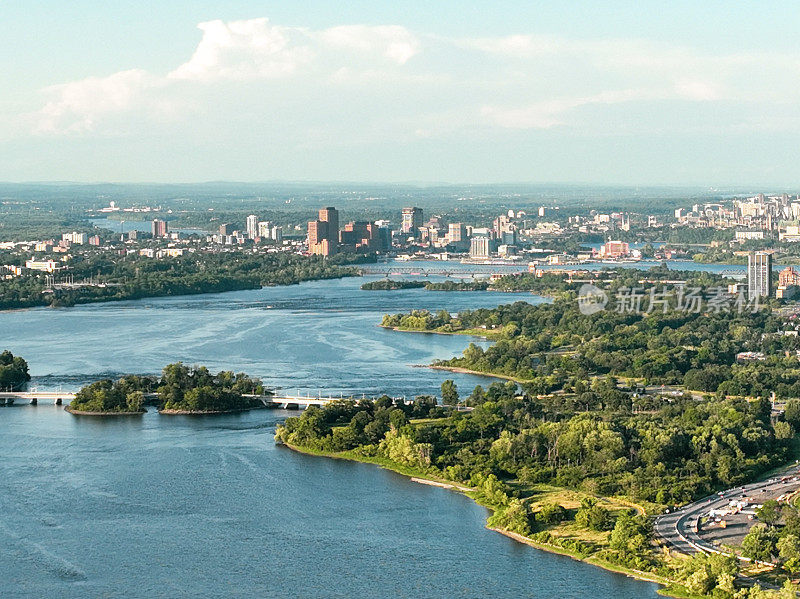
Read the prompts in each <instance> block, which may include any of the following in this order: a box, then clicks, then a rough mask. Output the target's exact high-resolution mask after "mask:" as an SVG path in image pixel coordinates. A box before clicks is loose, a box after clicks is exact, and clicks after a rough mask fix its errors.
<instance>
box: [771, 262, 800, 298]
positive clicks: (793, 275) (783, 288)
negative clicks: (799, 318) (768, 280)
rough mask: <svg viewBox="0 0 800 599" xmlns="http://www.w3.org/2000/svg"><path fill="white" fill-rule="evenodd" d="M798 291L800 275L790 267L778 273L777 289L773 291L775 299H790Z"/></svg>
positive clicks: (799, 288)
mask: <svg viewBox="0 0 800 599" xmlns="http://www.w3.org/2000/svg"><path fill="white" fill-rule="evenodd" d="M799 290H800V273H798V272H797V271H796V270H795V269H794V268H792V267H791V266H787V267H786V268H784V269H783V270H782V271H781V272H779V273H778V289H776V290H775V297H777V298H778V299H790V298H792V297H794V296H795V295H797V293H798V291H799Z"/></svg>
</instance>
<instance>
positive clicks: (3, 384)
mask: <svg viewBox="0 0 800 599" xmlns="http://www.w3.org/2000/svg"><path fill="white" fill-rule="evenodd" d="M30 380H31V375H30V374H28V363H27V362H26V361H25V360H24V359H22V358H21V357H20V356H15V355H14V354H12V353H11V352H10V351H8V350H5V351H3V353H1V354H0V391H19V390H20V389H22V388H23V387H24V386H25V384H26V383H27V382H28V381H30Z"/></svg>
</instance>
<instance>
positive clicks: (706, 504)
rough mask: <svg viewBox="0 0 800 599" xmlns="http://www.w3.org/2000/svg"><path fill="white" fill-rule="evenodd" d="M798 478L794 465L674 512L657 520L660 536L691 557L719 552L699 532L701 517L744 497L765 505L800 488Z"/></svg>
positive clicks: (668, 544) (657, 530)
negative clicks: (698, 525) (697, 525)
mask: <svg viewBox="0 0 800 599" xmlns="http://www.w3.org/2000/svg"><path fill="white" fill-rule="evenodd" d="M783 477H788V479H787V480H786V481H783V482H782V481H781V478H783ZM798 478H800V474H799V469H798V466H797V465H794V466H791V467H789V468H786V469H784V470H782V471H780V472H779V473H776V474H775V475H773V476H772V477H771V478H769V479H766V480H763V481H758V482H754V483H750V484H748V485H744V486H740V487H735V488H733V489H728V490H727V491H723V492H721V493H717V494H715V495H710V496H708V497H704V498H703V499H700V500H698V501H695V502H694V503H690V504H689V505H687V506H684V507H683V508H681V509H679V510H677V511H675V512H674V513H670V514H663V515H661V516H659V517H657V518H656V519H655V522H654V529H655V533H656V536H657V537H658V538H659V539H661V540H662V541H663V542H664V543H665V544H666V545H667V546H668V547H670V548H671V549H674V550H677V551H680V552H681V553H686V554H688V555H692V554H694V553H697V552H698V551H704V552H719V551H720V549H719V548H718V547H716V546H715V545H713V544H712V543H710V542H708V541H707V540H705V539H703V538H702V536H701V534H698V533H697V532H695V531H696V528H695V525H696V523H697V521H698V519H699V518H701V517H703V516H706V515H708V512H709V511H710V510H712V509H717V510H722V509H725V508H727V507H728V505H729V504H730V502H731V501H733V500H740V499H743V498H744V497H747V498H749V501H750V503H751V504H752V503H757V504H761V503H763V502H764V501H766V500H767V499H777V498H778V497H779V496H781V495H784V494H788V493H792V492H794V491H796V490H797V489H798V488H800V480H798ZM793 479H794V480H793Z"/></svg>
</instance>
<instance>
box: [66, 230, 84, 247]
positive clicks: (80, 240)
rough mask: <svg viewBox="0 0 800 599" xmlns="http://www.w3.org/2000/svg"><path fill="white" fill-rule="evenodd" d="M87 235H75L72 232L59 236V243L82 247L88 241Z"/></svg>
mask: <svg viewBox="0 0 800 599" xmlns="http://www.w3.org/2000/svg"><path fill="white" fill-rule="evenodd" d="M88 237H89V236H88V235H87V234H86V233H76V232H75V231H73V232H72V233H64V234H63V235H62V236H61V241H66V242H67V243H74V244H76V245H84V244H85V243H86V241H87V240H88Z"/></svg>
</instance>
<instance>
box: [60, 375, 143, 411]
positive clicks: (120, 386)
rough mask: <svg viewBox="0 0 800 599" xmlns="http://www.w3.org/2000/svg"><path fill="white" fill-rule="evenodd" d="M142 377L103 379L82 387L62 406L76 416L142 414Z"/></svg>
mask: <svg viewBox="0 0 800 599" xmlns="http://www.w3.org/2000/svg"><path fill="white" fill-rule="evenodd" d="M141 378H142V377H133V376H128V377H123V378H121V379H119V380H118V381H112V380H111V379H103V380H101V381H95V382H94V383H92V384H90V385H87V386H86V387H83V388H82V389H81V390H80V391H78V392H77V393H76V394H75V399H73V400H72V402H70V404H69V406H67V407H66V408H64V409H65V410H66V411H67V412H69V413H70V414H74V415H76V416H135V415H140V414H144V413H145V412H147V410H145V409H144V407H143V406H144V403H145V395H144V392H143V391H142V389H143V388H144V387H145V385H143V384H142V382H143V381H141V380H140V379H141Z"/></svg>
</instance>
